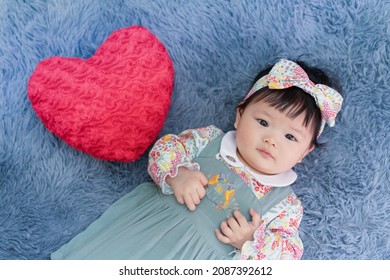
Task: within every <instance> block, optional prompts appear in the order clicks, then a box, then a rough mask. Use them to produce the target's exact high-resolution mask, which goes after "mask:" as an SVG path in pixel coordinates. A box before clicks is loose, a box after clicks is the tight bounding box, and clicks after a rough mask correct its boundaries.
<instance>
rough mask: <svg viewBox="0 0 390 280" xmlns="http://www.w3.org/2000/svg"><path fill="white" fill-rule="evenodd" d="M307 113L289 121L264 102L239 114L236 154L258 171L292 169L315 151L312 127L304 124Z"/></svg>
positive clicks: (235, 124)
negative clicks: (312, 142) (312, 143)
mask: <svg viewBox="0 0 390 280" xmlns="http://www.w3.org/2000/svg"><path fill="white" fill-rule="evenodd" d="M303 119H304V114H301V115H299V116H298V117H296V118H295V119H291V118H289V117H288V116H287V115H286V113H284V112H283V113H282V112H280V111H279V110H277V109H275V108H274V107H272V106H270V105H269V104H268V103H266V102H264V101H259V102H254V103H251V104H249V105H248V106H247V107H246V108H245V110H244V112H243V113H242V114H240V113H239V112H238V111H237V116H236V122H235V123H234V127H235V128H236V130H237V134H236V141H237V155H238V157H239V158H240V160H241V161H242V162H243V163H244V164H245V165H247V166H248V167H249V168H251V169H252V170H253V171H255V172H260V173H263V174H269V175H271V174H278V173H281V172H284V171H287V170H289V169H291V168H292V167H293V166H295V165H296V164H297V163H298V162H301V161H302V159H303V158H304V157H305V156H306V155H307V154H308V153H309V152H310V151H311V150H313V148H314V147H313V146H312V145H311V140H312V137H313V128H312V125H311V124H310V125H308V126H307V127H305V126H304V125H303Z"/></svg>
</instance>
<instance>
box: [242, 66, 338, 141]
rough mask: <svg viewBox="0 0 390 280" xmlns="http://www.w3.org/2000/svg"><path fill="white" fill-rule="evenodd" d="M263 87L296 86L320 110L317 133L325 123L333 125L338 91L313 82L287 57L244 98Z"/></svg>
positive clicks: (280, 87)
mask: <svg viewBox="0 0 390 280" xmlns="http://www.w3.org/2000/svg"><path fill="white" fill-rule="evenodd" d="M264 87H268V88H270V89H285V88H290V87H298V88H300V89H302V90H303V91H304V92H306V93H308V94H310V95H311V96H312V97H313V98H314V100H315V102H316V104H317V106H318V108H319V109H320V110H321V117H322V122H321V128H320V133H319V134H321V132H322V131H323V129H324V126H325V123H327V124H328V125H329V126H330V127H333V126H334V125H335V119H336V116H337V114H338V113H339V111H340V110H341V105H342V103H343V98H342V96H341V95H340V93H338V92H337V91H336V90H334V89H333V88H331V87H329V86H327V85H323V84H315V83H313V82H312V81H310V79H309V76H308V75H307V73H306V72H305V71H304V70H303V69H302V67H300V66H299V65H298V64H297V63H295V62H293V61H290V60H287V59H281V60H280V61H279V62H278V63H276V64H275V65H274V67H273V68H272V69H271V71H270V72H269V74H268V75H265V76H263V77H261V78H260V79H259V80H258V81H257V82H256V83H255V84H254V85H253V87H252V89H251V90H250V91H249V93H248V94H247V96H246V97H245V99H247V98H248V97H250V96H251V95H252V94H253V93H255V92H256V91H258V90H259V89H261V88H264Z"/></svg>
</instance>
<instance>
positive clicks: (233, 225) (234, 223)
mask: <svg viewBox="0 0 390 280" xmlns="http://www.w3.org/2000/svg"><path fill="white" fill-rule="evenodd" d="M226 222H227V224H228V225H229V228H231V230H232V231H237V230H239V229H240V225H239V224H238V222H237V221H236V219H235V218H234V217H230V218H228V219H227V220H226Z"/></svg>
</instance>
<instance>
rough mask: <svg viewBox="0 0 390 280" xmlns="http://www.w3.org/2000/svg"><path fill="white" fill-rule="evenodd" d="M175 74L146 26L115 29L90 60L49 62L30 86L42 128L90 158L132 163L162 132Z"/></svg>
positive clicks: (42, 65)
mask: <svg viewBox="0 0 390 280" xmlns="http://www.w3.org/2000/svg"><path fill="white" fill-rule="evenodd" d="M173 76H174V69H173V64H172V61H171V59H170V57H169V55H168V53H167V51H166V49H165V47H164V45H163V44H162V43H161V42H160V41H159V40H158V39H157V38H156V37H155V36H154V35H153V34H151V33H150V32H149V31H148V30H147V29H146V28H144V27H140V26H132V27H128V28H124V29H120V30H117V31H115V32H113V33H112V34H111V35H110V36H109V37H108V38H107V40H106V41H105V42H104V43H103V44H102V45H101V46H100V47H99V48H98V49H97V51H96V53H95V54H94V55H93V56H92V57H90V58H88V59H80V58H63V57H50V58H48V59H46V60H43V61H42V62H40V63H39V64H38V65H37V67H36V69H35V70H34V72H33V74H32V75H31V77H30V80H29V83H28V97H29V99H30V101H31V103H32V106H33V108H34V110H35V111H36V113H37V115H38V117H39V118H40V119H41V120H42V121H43V123H44V124H45V126H46V127H47V128H48V129H49V130H50V131H52V132H53V133H55V134H56V135H57V136H58V137H60V138H62V139H63V140H64V141H65V142H67V143H68V144H69V145H71V146H72V147H74V148H76V149H78V150H80V151H83V152H86V153H88V154H90V155H92V156H94V157H96V158H100V159H104V160H114V161H124V162H128V161H134V160H136V159H138V158H139V157H140V156H141V155H142V154H143V153H144V152H145V151H146V149H147V148H148V147H149V146H150V145H151V144H152V143H153V141H154V140H155V138H156V137H157V135H158V133H159V132H160V130H161V128H162V126H163V124H164V121H165V118H166V115H167V113H168V110H169V106H170V102H171V94H172V90H173Z"/></svg>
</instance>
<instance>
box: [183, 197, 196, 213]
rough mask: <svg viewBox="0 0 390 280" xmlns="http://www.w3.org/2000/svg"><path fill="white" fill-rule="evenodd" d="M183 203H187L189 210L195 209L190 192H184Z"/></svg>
mask: <svg viewBox="0 0 390 280" xmlns="http://www.w3.org/2000/svg"><path fill="white" fill-rule="evenodd" d="M184 203H185V204H186V205H187V208H188V209H189V210H190V211H194V210H195V209H196V207H195V204H194V201H193V200H192V197H191V195H190V194H185V195H184Z"/></svg>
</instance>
